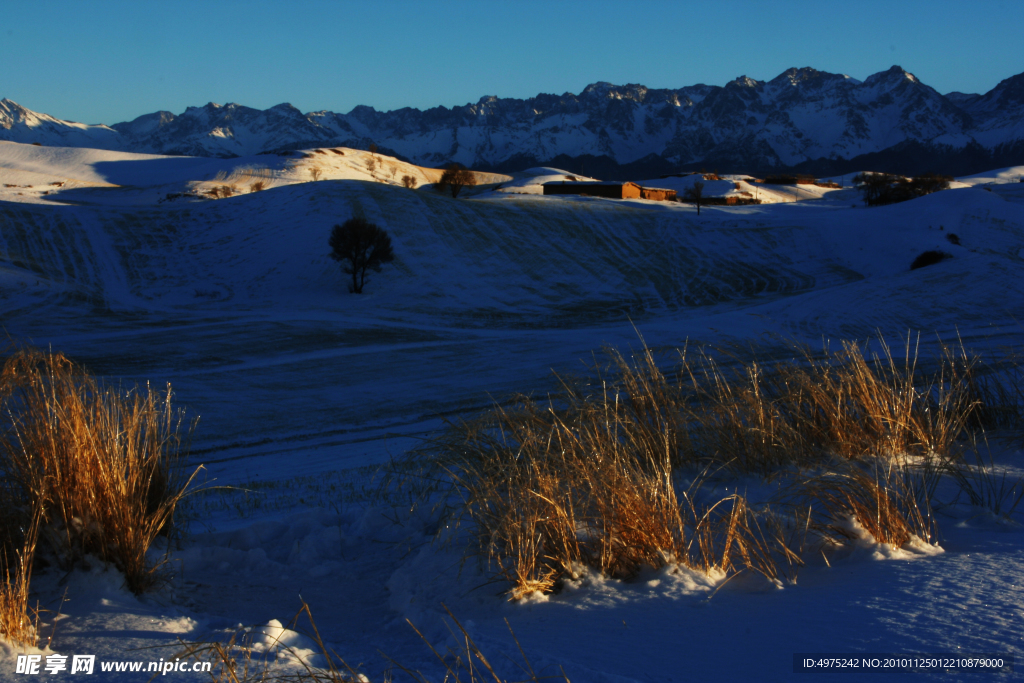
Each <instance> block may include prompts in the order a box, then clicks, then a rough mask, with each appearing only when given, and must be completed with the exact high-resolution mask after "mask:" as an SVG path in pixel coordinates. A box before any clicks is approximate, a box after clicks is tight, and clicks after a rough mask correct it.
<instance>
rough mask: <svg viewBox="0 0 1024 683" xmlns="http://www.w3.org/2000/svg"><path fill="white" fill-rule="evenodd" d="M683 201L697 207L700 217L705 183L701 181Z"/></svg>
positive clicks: (688, 191)
mask: <svg viewBox="0 0 1024 683" xmlns="http://www.w3.org/2000/svg"><path fill="white" fill-rule="evenodd" d="M683 199H685V200H686V201H688V202H693V203H694V204H696V205H697V215H698V216H699V215H700V203H701V201H703V199H704V183H702V182H700V181H699V180H698V181H697V182H695V183H694V184H693V185H692V186H691V187H690V189H688V190H687V191H686V192H685V193H684V194H683Z"/></svg>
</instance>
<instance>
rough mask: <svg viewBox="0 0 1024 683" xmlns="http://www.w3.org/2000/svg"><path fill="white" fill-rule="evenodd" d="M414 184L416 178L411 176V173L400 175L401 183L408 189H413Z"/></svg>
mask: <svg viewBox="0 0 1024 683" xmlns="http://www.w3.org/2000/svg"><path fill="white" fill-rule="evenodd" d="M416 184H417V183H416V179H415V178H413V177H412V176H411V175H404V176H402V185H404V186H405V187H407V188H409V189H410V190H412V189H414V188H415V187H416Z"/></svg>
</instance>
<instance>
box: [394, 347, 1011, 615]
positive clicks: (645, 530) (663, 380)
mask: <svg viewBox="0 0 1024 683" xmlns="http://www.w3.org/2000/svg"><path fill="white" fill-rule="evenodd" d="M868 349H869V347H868V346H867V345H860V344H856V343H852V342H848V343H844V344H842V345H841V346H840V348H839V349H838V350H831V349H827V348H826V349H824V350H823V351H822V352H821V353H817V354H815V353H811V352H810V351H809V350H808V349H806V348H802V347H795V349H794V354H793V359H792V360H786V361H782V362H773V363H760V362H745V363H733V364H732V365H731V366H723V365H722V362H721V359H722V358H723V357H724V358H725V359H726V361H728V360H729V359H728V357H726V356H723V355H722V354H719V355H718V356H717V357H716V356H713V355H712V354H710V353H692V352H690V351H689V350H688V349H683V350H681V351H679V352H678V362H677V365H676V367H675V368H673V369H672V370H671V371H664V370H662V364H659V363H658V362H657V361H656V358H655V355H654V353H653V352H652V351H651V350H650V349H649V348H647V347H646V346H645V347H644V348H643V350H642V351H641V352H640V353H638V354H636V355H635V356H634V357H633V358H632V359H629V360H627V359H626V358H624V357H623V356H621V355H620V354H618V353H614V352H613V353H611V355H610V362H609V364H608V365H607V366H606V367H605V368H604V369H599V370H596V371H595V374H594V375H593V376H591V377H590V378H588V379H585V380H582V381H576V382H567V381H563V382H562V386H561V387H560V388H561V391H560V392H559V394H558V395H556V396H553V397H549V398H548V399H547V400H546V401H543V402H542V401H536V400H533V399H530V398H526V397H520V398H519V399H517V400H515V401H514V402H512V403H511V404H509V405H505V406H501V405H499V406H496V407H495V408H494V409H493V410H491V411H490V412H488V413H486V414H484V415H482V416H480V417H478V418H477V419H475V420H471V421H468V422H463V423H460V424H458V425H453V426H452V427H451V428H450V429H449V430H448V432H447V433H446V434H444V435H443V436H442V437H440V438H439V439H437V440H435V441H433V442H432V443H431V444H429V445H428V446H427V447H426V448H425V449H423V451H421V452H419V453H417V454H414V455H413V458H414V459H418V460H420V461H421V462H424V461H425V462H429V463H431V465H429V466H428V467H434V468H437V469H435V470H433V474H429V475H427V476H432V477H436V476H437V474H438V470H439V471H440V473H441V475H442V477H443V478H447V480H448V481H450V482H451V483H452V486H453V488H452V491H453V492H454V495H455V496H456V503H455V509H456V511H457V512H456V515H455V516H456V518H457V520H458V521H459V522H462V521H468V522H469V523H470V526H471V528H472V529H473V530H474V531H475V533H476V537H477V539H478V543H479V546H478V547H479V551H480V552H481V553H482V554H483V555H485V556H486V557H487V558H488V559H489V561H490V563H491V566H492V568H493V569H494V571H495V572H496V573H497V574H498V575H499V576H501V577H502V578H503V579H504V580H505V581H507V582H508V584H509V586H510V588H509V594H510V596H511V597H512V598H513V599H517V598H520V597H522V596H524V595H526V594H528V593H530V592H533V591H541V592H550V591H552V590H556V589H557V587H558V586H559V584H560V583H561V582H562V581H564V580H566V579H573V578H576V577H577V576H578V575H579V573H580V572H581V570H582V569H583V568H584V567H588V568H592V569H596V570H599V571H601V572H603V573H604V574H606V575H608V576H612V577H621V578H629V577H632V576H634V575H636V573H637V572H638V571H639V570H640V569H641V568H642V567H645V566H653V567H659V566H662V565H664V564H666V563H668V562H678V563H681V564H684V565H686V566H688V567H691V568H694V569H698V570H701V571H705V572H711V571H713V570H717V571H721V572H725V573H726V574H729V573H735V572H740V571H754V572H757V573H760V574H763V575H764V576H766V577H768V578H770V579H781V578H786V577H792V576H795V573H796V572H797V571H798V569H799V567H800V566H802V564H803V558H802V555H803V552H804V549H805V547H806V546H807V545H808V543H809V542H812V541H813V540H814V539H817V542H819V543H820V542H824V539H828V540H829V541H834V542H844V541H847V540H850V539H851V538H852V534H851V533H850V531H849V523H850V520H851V519H856V520H857V522H859V524H860V525H861V526H862V527H863V528H864V529H865V530H866V531H867V532H868V533H870V534H871V536H872V537H874V538H875V539H876V540H877V541H878V542H881V543H889V544H891V545H893V546H896V547H900V546H903V545H904V544H906V543H907V542H908V541H909V540H910V539H911V537H912V536H916V537H918V538H921V539H923V540H924V541H926V542H930V541H932V540H933V539H934V537H935V521H934V517H933V515H932V508H931V501H932V497H933V495H934V491H935V486H936V484H937V482H938V479H939V477H940V476H942V474H943V473H947V472H949V471H950V467H952V466H953V464H954V463H958V462H961V459H962V457H961V456H962V453H961V451H962V444H961V442H960V441H959V440H960V439H961V438H962V437H963V436H964V435H965V434H966V433H968V432H970V430H971V429H972V428H973V425H975V424H976V423H978V420H979V419H981V418H980V417H979V416H982V415H983V413H984V412H985V411H987V412H988V413H989V414H994V415H997V416H999V418H1000V419H1004V420H1005V419H1006V415H1007V412H1006V411H1008V410H1009V411H1011V412H1013V411H1015V412H1014V414H1015V415H1017V416H1018V418H1019V415H1020V405H1021V401H1020V392H1019V390H1017V389H1016V387H1018V386H1019V385H1018V384H1017V383H1016V382H1015V381H1009V382H1007V381H1006V380H1005V373H1003V375H998V374H994V373H991V372H988V370H986V371H985V372H982V366H981V363H980V360H979V359H978V358H976V357H974V356H972V355H970V354H968V353H966V352H965V351H964V350H963V348H962V347H947V348H944V349H943V350H942V353H941V354H940V357H938V358H937V359H935V360H933V361H930V362H929V363H928V369H927V370H924V369H922V365H924V364H923V363H919V361H918V354H917V349H916V347H915V345H914V344H912V343H910V341H909V340H908V342H907V344H906V346H905V348H904V349H903V350H902V352H901V353H900V354H895V353H894V352H893V351H892V350H891V349H890V348H889V347H888V346H886V345H885V344H884V343H878V345H877V349H878V351H877V352H874V353H871V352H869V350H868ZM1000 377H1002V379H1000ZM680 468H684V469H686V470H687V471H690V472H699V471H701V470H703V471H704V472H705V473H707V472H722V471H726V472H728V471H731V472H734V473H738V474H756V475H759V476H760V477H762V478H763V479H765V480H778V483H779V484H780V486H781V493H780V494H779V495H778V496H777V497H776V498H775V499H774V500H773V501H770V502H771V504H770V505H765V504H761V505H758V506H752V505H751V504H750V502H749V501H748V500H747V499H746V498H745V497H744V496H740V495H738V494H735V493H734V494H732V495H728V496H725V497H723V498H721V499H720V500H713V499H710V500H709V499H707V496H704V495H701V481H702V480H703V476H698V477H697V479H696V480H695V481H696V483H695V484H693V485H691V486H690V487H689V488H688V489H686V490H683V489H682V488H680V486H681V483H680V482H681V479H679V478H678V477H677V475H676V471H677V470H678V469H680ZM1003 488H1004V489H1005V488H1007V487H1006V486H1004V487H1003ZM993 495H995V494H993ZM1007 495H1009V494H1003V497H1007ZM989 497H990V498H991V496H989ZM450 500H451V499H449V501H450ZM1015 503H1016V500H1013V501H1011V503H1010V505H1013V504H1015Z"/></svg>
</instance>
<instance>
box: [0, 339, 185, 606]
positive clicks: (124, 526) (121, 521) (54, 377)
mask: <svg viewBox="0 0 1024 683" xmlns="http://www.w3.org/2000/svg"><path fill="white" fill-rule="evenodd" d="M0 387H2V394H0V404H2V408H3V414H4V415H5V417H6V418H7V424H6V425H5V426H6V429H5V430H4V432H3V434H2V435H0V467H2V469H3V472H4V474H5V477H6V480H7V482H8V484H9V486H10V487H11V490H12V491H14V492H15V493H16V495H17V496H18V497H19V499H20V500H21V501H23V504H24V505H25V506H26V507H27V508H29V509H33V510H39V511H41V512H40V514H41V527H40V542H41V543H43V544H44V545H45V546H46V549H47V551H48V552H51V553H52V554H53V555H54V558H55V559H56V560H57V561H58V563H59V564H60V565H61V566H63V567H64V568H66V569H67V568H70V567H71V566H73V565H74V564H75V562H77V561H78V560H79V559H81V558H82V557H83V556H84V555H85V554H92V555H94V556H96V557H99V558H100V559H102V560H104V561H107V562H110V563H112V564H114V565H115V566H116V567H117V568H118V569H119V570H121V571H122V572H123V573H124V576H125V582H126V584H127V586H128V588H129V589H130V590H132V591H134V592H136V593H139V592H142V591H144V590H146V589H148V588H150V587H151V586H152V585H153V584H154V582H156V581H157V578H158V577H157V574H156V569H157V566H158V565H159V564H160V563H155V564H154V563H153V562H151V561H150V560H149V559H148V558H147V551H148V550H149V548H150V546H151V545H152V543H153V541H154V540H155V539H156V537H157V535H158V534H160V533H162V532H167V531H168V530H169V529H170V528H171V526H172V525H173V521H174V512H175V508H176V507H177V505H178V503H179V502H180V501H181V499H182V497H183V496H184V495H185V492H186V490H187V488H188V485H189V483H190V482H191V477H189V478H183V477H182V472H181V465H182V464H183V463H182V456H183V452H184V451H183V449H184V443H183V438H182V431H181V427H182V423H181V420H182V416H181V414H180V413H179V412H177V411H175V410H174V409H172V407H171V392H170V387H169V386H168V388H167V390H166V391H164V392H159V391H156V390H154V389H152V388H150V387H148V386H147V387H144V388H135V389H132V390H129V391H122V390H120V389H115V388H112V387H108V386H104V385H102V384H100V383H99V382H98V381H97V380H96V379H95V378H93V377H91V376H90V375H89V374H88V373H86V372H84V371H83V370H82V369H81V368H79V367H78V366H76V365H75V364H73V363H72V362H71V361H69V360H68V359H67V358H65V357H64V356H63V355H61V354H57V353H43V352H40V351H36V350H31V349H24V350H20V351H18V352H16V353H14V354H13V355H11V356H9V357H8V358H7V360H6V362H5V363H4V365H3V369H2V370H0ZM193 476H194V474H193Z"/></svg>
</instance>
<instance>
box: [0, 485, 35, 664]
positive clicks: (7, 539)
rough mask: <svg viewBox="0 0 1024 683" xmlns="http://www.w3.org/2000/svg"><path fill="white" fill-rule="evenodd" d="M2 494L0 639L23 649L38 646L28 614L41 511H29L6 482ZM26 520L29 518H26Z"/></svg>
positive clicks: (0, 509) (0, 513)
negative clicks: (30, 584) (30, 583)
mask: <svg viewBox="0 0 1024 683" xmlns="http://www.w3.org/2000/svg"><path fill="white" fill-rule="evenodd" d="M2 486H3V489H2V493H0V506H2V507H0V516H2V517H0V519H2V522H0V523H2V525H3V527H2V529H0V533H2V534H3V537H2V538H0V541H2V542H0V573H2V579H3V583H0V638H3V639H4V640H6V641H8V642H11V643H14V644H15V645H19V646H22V647H34V646H35V645H36V638H37V635H36V628H35V625H34V624H33V620H32V618H31V616H30V614H29V606H28V596H29V582H30V580H31V578H32V563H33V560H34V559H35V551H36V542H37V540H38V538H39V519H40V511H39V510H38V509H36V510H35V511H27V510H25V509H24V508H23V507H22V506H21V505H20V503H21V501H19V500H18V496H17V494H16V492H12V491H10V490H9V488H10V487H9V485H8V483H7V482H4V483H3V484H2ZM26 518H27V519H26Z"/></svg>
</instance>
